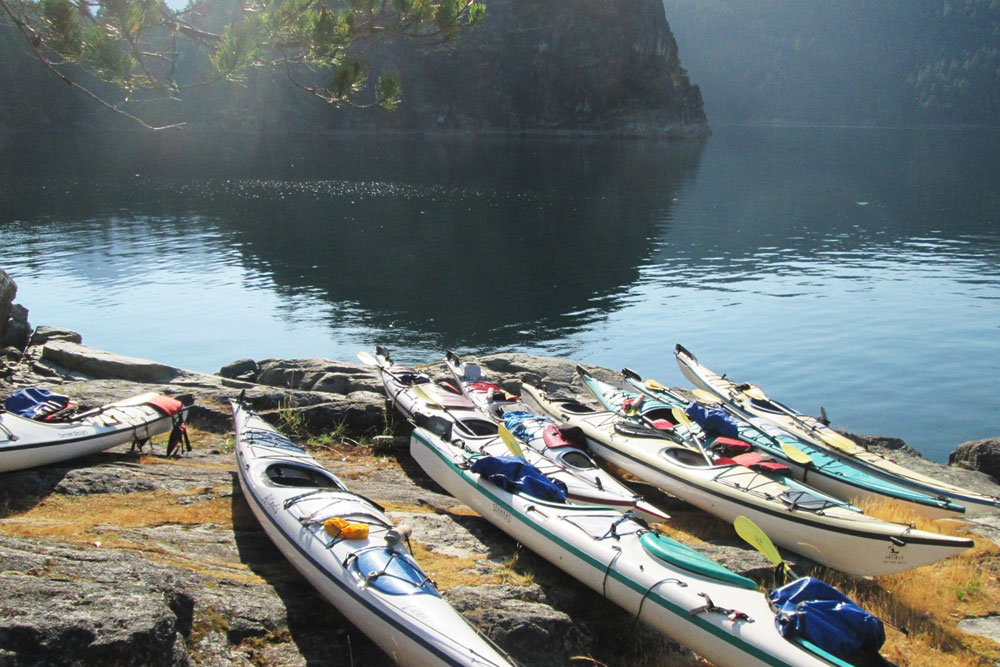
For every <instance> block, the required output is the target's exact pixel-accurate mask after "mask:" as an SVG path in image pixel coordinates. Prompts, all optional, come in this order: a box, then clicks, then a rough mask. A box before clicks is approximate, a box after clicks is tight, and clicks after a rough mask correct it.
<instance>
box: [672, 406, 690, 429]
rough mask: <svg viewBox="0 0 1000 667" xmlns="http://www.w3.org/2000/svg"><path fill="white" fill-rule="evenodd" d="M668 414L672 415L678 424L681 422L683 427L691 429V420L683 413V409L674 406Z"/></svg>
mask: <svg viewBox="0 0 1000 667" xmlns="http://www.w3.org/2000/svg"><path fill="white" fill-rule="evenodd" d="M670 414H672V415H673V416H674V419H675V420H677V423H678V424H683V425H684V427H685V428H687V429H688V430H691V420H690V419H689V418H688V416H687V415H686V414H684V410H682V409H681V408H674V409H672V410H671V411H670Z"/></svg>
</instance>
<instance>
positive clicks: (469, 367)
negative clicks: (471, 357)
mask: <svg viewBox="0 0 1000 667" xmlns="http://www.w3.org/2000/svg"><path fill="white" fill-rule="evenodd" d="M482 377H483V369H482V368H480V367H479V365H478V364H462V378H463V379H464V380H465V381H466V382H477V381H479V380H481V379H482Z"/></svg>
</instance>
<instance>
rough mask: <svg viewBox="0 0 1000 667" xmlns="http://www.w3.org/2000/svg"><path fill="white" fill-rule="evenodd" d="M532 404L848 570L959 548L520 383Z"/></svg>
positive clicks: (691, 498)
mask: <svg viewBox="0 0 1000 667" xmlns="http://www.w3.org/2000/svg"><path fill="white" fill-rule="evenodd" d="M521 398H522V400H524V402H526V403H527V404H529V405H530V406H532V407H533V408H535V409H537V410H539V411H541V412H542V413H543V414H547V415H549V416H551V417H553V418H554V419H559V420H560V421H562V422H565V423H567V424H570V425H573V426H578V427H580V429H581V430H583V432H584V434H585V435H586V437H587V443H588V445H589V446H590V447H591V448H592V450H593V451H594V453H595V454H596V455H597V456H598V457H600V458H602V459H605V460H607V461H608V462H610V463H612V464H614V465H616V466H618V467H619V468H621V469H623V470H626V471H628V472H630V473H632V474H633V475H635V476H636V477H638V478H640V479H642V480H645V481H647V482H649V483H651V484H654V485H656V486H658V487H659V488H661V489H662V490H664V491H666V492H667V493H670V494H671V495H674V496H676V497H678V498H681V499H683V500H686V501H687V502H689V503H691V504H692V505H694V506H696V507H699V508H701V509H703V510H705V511H706V512H708V513H710V514H713V515H715V516H717V517H719V518H720V519H722V520H724V521H726V522H728V523H732V522H733V521H734V520H735V519H736V517H737V516H740V515H744V516H747V517H749V518H750V519H751V520H752V521H753V522H754V523H755V524H757V525H758V526H760V528H761V529H762V530H763V531H764V532H765V533H766V534H767V535H768V536H769V537H770V538H771V540H772V541H773V542H774V543H775V544H778V545H780V546H783V547H785V548H787V549H790V550H791V551H794V552H796V553H798V554H801V555H803V556H806V557H807V558H810V559H812V560H814V561H816V562H817V563H821V564H823V565H827V566H829V567H832V568H834V569H837V570H840V571H842V572H847V573H849V574H854V575H860V576H879V575H884V574H893V573H896V572H902V571H905V570H909V569H912V568H915V567H919V566H922V565H928V564H930V563H933V562H935V561H938V560H941V559H942V558H947V557H948V556H953V555H955V554H957V553H960V552H962V551H964V550H966V549H969V548H970V547H972V546H973V542H972V540H970V539H966V538H960V537H953V536H950V535H941V534H937V533H931V532H928V531H923V530H917V529H915V528H914V527H912V526H909V525H905V524H900V523H892V522H888V521H882V520H880V519H876V518H874V517H870V516H867V515H865V514H863V513H862V512H861V511H859V510H858V509H857V508H855V507H852V506H850V505H848V504H846V503H844V502H842V501H839V500H837V499H834V498H832V497H830V496H827V495H826V494H823V493H821V492H819V491H817V490H815V489H813V488H811V487H809V486H806V485H804V484H801V483H799V482H796V481H794V480H791V479H789V478H788V477H786V476H785V475H784V474H783V473H782V472H781V471H780V470H773V471H772V470H770V469H769V468H767V467H766V466H758V467H754V466H750V467H747V466H743V465H738V464H732V463H725V464H716V463H715V462H711V463H710V462H709V460H710V458H711V457H710V456H707V455H706V454H705V453H704V452H699V451H695V450H694V449H692V448H690V447H686V446H682V445H679V444H677V443H675V442H673V441H672V440H671V439H669V437H664V435H662V434H659V433H657V432H655V431H654V430H653V429H648V428H641V427H636V426H635V425H633V424H629V423H627V422H626V421H625V420H623V419H622V418H621V417H619V416H618V415H617V414H616V413H614V412H611V411H608V410H597V409H595V408H593V407H590V406H588V405H584V404H583V403H580V402H578V401H576V400H573V399H561V398H558V397H550V396H548V395H546V394H545V393H544V392H543V391H542V390H540V389H538V388H536V387H532V386H530V385H523V386H522V388H521Z"/></svg>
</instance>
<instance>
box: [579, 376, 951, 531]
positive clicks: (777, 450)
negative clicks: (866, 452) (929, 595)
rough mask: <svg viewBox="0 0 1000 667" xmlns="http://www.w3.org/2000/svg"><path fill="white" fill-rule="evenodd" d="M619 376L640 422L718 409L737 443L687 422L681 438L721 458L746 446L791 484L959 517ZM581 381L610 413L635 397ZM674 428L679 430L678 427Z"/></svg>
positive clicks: (781, 437) (945, 505)
mask: <svg viewBox="0 0 1000 667" xmlns="http://www.w3.org/2000/svg"><path fill="white" fill-rule="evenodd" d="M623 374H624V375H625V382H626V384H628V385H629V386H630V387H633V388H635V389H636V390H637V391H639V392H640V394H641V395H643V396H646V397H648V399H647V400H645V401H643V402H642V404H641V407H640V410H639V413H640V415H641V416H643V417H644V418H646V419H649V416H650V415H658V414H661V413H663V412H664V411H666V412H667V414H669V413H670V412H671V411H672V409H673V408H680V409H681V411H684V410H687V411H688V412H689V413H692V411H695V412H693V413H692V414H695V415H697V413H698V412H700V413H702V414H703V415H708V414H709V412H710V411H711V410H722V415H723V416H724V418H726V419H728V420H729V423H730V424H732V425H734V426H735V429H736V430H738V437H737V438H736V439H737V442H735V443H733V442H732V439H730V438H727V437H718V436H717V435H713V436H708V435H707V434H706V433H705V431H704V430H703V429H702V427H701V426H699V425H698V424H697V423H695V422H689V428H690V431H691V432H690V433H686V435H687V436H688V437H689V438H694V439H696V440H698V441H700V442H702V443H704V445H705V446H706V447H708V448H709V449H711V450H713V451H714V452H717V453H721V454H726V453H729V452H731V451H732V449H733V447H737V448H740V447H743V446H746V447H752V449H753V450H755V451H757V452H761V453H763V454H764V455H765V456H770V457H774V458H776V459H780V460H781V461H782V463H784V464H785V465H787V466H788V467H789V468H790V472H791V474H792V476H793V477H794V478H795V479H797V480H799V481H801V482H804V483H807V484H809V485H810V486H812V487H813V488H815V489H818V490H820V491H823V492H824V493H828V494H830V495H832V496H834V497H836V498H840V499H841V500H845V501H848V502H852V503H858V502H861V501H865V500H884V499H889V500H892V501H894V502H896V503H899V504H900V505H902V506H904V507H906V508H908V509H909V510H910V511H912V512H914V513H916V514H918V515H920V516H924V517H927V518H929V519H939V518H942V517H955V516H960V515H961V514H962V513H964V511H965V508H964V507H963V506H962V505H958V504H956V503H953V502H951V501H949V500H947V499H944V498H939V497H936V496H932V495H930V494H928V493H925V492H923V491H919V490H917V489H913V488H909V487H906V486H901V485H899V484H896V483H894V482H892V481H890V480H888V479H883V478H882V477H878V476H876V475H872V474H870V473H868V472H866V471H865V470H861V469H859V468H856V467H854V466H851V465H848V464H847V463H844V462H843V461H841V460H840V459H839V458H837V457H833V456H830V455H828V454H827V452H826V450H823V449H819V448H817V447H814V446H812V445H811V444H810V443H807V442H800V441H799V440H798V439H797V438H795V437H794V436H792V435H791V434H789V433H788V432H786V431H784V430H783V429H781V428H779V427H777V426H775V425H774V424H772V423H770V422H768V421H767V420H763V419H760V418H758V417H753V416H750V415H747V414H734V413H732V412H730V411H728V410H727V409H726V408H725V407H724V406H723V404H722V403H720V402H716V403H715V405H708V406H706V407H704V408H703V409H700V410H698V409H697V408H696V407H691V406H690V405H689V403H688V402H687V401H686V400H685V399H683V398H682V397H680V396H678V395H677V394H675V393H674V392H672V391H670V390H669V389H667V388H666V387H664V386H663V385H661V384H660V383H659V382H656V381H655V380H651V381H646V382H643V381H642V379H641V378H640V377H639V376H638V375H637V374H636V373H635V372H634V371H630V370H629V369H625V371H624V372H623ZM584 381H585V382H586V383H587V387H588V388H589V389H590V390H591V391H592V392H593V393H594V394H595V396H597V397H598V400H601V401H602V403H603V404H604V405H605V407H606V408H608V409H615V404H616V403H620V402H621V401H623V400H634V399H635V398H636V395H635V394H631V393H629V392H623V391H622V390H619V389H618V388H617V387H611V386H610V385H607V384H606V383H599V382H597V381H595V380H593V379H591V380H587V379H585V380H584ZM619 394H620V395H621V396H619ZM650 399H651V400H650ZM710 418H716V419H717V418H718V415H717V414H716V415H712V416H711V417H710ZM677 428H678V429H680V428H682V427H681V426H679V425H678V427H677Z"/></svg>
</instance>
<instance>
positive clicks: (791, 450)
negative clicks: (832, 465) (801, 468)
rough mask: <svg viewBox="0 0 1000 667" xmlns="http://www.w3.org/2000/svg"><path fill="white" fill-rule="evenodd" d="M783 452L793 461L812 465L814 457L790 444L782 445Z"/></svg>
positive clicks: (784, 443)
mask: <svg viewBox="0 0 1000 667" xmlns="http://www.w3.org/2000/svg"><path fill="white" fill-rule="evenodd" d="M781 452H782V453H783V454H784V455H785V456H787V457H788V458H789V459H791V460H792V461H795V462H796V463H801V464H802V465H806V464H808V463H812V457H811V456H809V455H808V454H806V453H805V452H804V451H802V450H801V449H799V448H798V447H796V446H795V445H793V444H792V443H790V442H783V443H781Z"/></svg>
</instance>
